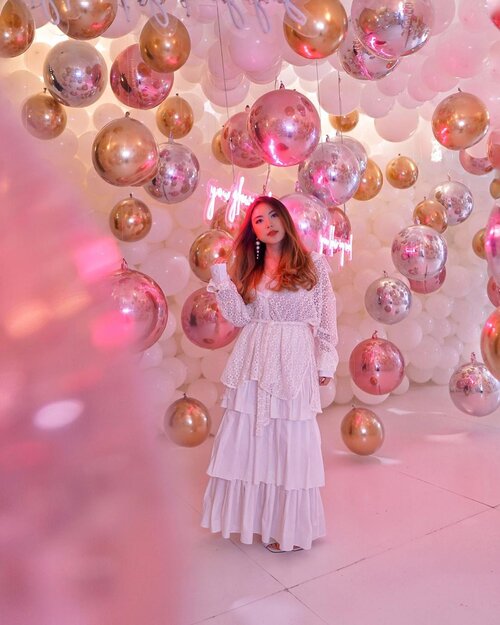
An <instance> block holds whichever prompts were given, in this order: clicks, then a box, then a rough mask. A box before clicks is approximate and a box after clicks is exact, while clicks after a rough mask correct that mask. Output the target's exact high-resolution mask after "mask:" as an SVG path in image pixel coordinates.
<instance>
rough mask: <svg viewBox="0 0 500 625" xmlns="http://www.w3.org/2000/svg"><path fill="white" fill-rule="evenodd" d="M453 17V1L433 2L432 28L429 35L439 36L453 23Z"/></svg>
mask: <svg viewBox="0 0 500 625" xmlns="http://www.w3.org/2000/svg"><path fill="white" fill-rule="evenodd" d="M454 17H455V0H439V2H434V24H433V26H432V31H431V35H432V37H434V36H435V35H439V34H440V33H442V32H443V31H444V30H446V29H447V28H448V26H449V25H450V24H451V22H452V21H453V18H454Z"/></svg>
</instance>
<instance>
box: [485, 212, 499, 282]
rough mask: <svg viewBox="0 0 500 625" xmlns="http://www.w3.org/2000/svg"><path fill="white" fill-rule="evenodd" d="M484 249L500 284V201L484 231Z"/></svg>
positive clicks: (494, 275)
mask: <svg viewBox="0 0 500 625" xmlns="http://www.w3.org/2000/svg"><path fill="white" fill-rule="evenodd" d="M484 251H485V252H486V260H487V261H488V268H489V270H490V272H491V275H492V276H493V277H494V278H495V280H496V282H497V283H498V284H500V203H499V202H497V203H496V204H495V206H494V207H493V210H492V211H491V213H490V216H489V218H488V223H487V224H486V229H485V232H484Z"/></svg>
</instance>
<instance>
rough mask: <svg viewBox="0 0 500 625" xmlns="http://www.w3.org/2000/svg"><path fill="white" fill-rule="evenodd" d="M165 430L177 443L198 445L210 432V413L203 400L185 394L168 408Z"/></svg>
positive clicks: (182, 445)
mask: <svg viewBox="0 0 500 625" xmlns="http://www.w3.org/2000/svg"><path fill="white" fill-rule="evenodd" d="M164 430H165V432H166V433H167V434H168V436H169V437H170V438H171V439H172V440H173V442H174V443H175V444H176V445H180V446H181V447H196V446H197V445H201V443H203V442H204V441H205V440H206V439H207V438H208V435H209V434H210V413H209V412H208V410H207V408H206V406H204V405H203V404H202V403H201V401H198V400H197V399H194V398H193V397H186V395H184V397H181V399H178V400H177V401H174V403H173V404H171V405H170V406H169V407H168V408H167V412H166V414H165V419H164Z"/></svg>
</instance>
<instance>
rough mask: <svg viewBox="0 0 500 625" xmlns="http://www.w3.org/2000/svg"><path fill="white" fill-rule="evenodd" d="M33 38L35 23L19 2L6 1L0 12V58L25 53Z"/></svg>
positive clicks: (26, 8) (19, 0)
mask: <svg viewBox="0 0 500 625" xmlns="http://www.w3.org/2000/svg"><path fill="white" fill-rule="evenodd" d="M34 38H35V22H34V20H33V17H32V15H31V13H30V10H29V9H28V7H27V6H26V5H25V4H24V2H22V1H21V0H7V2H6V3H5V4H4V5H3V7H2V10H1V12H0V58H7V59H9V58H13V57H15V56H19V55H20V54H23V53H24V52H26V50H27V49H28V48H29V47H30V45H31V44H32V43H33V39H34Z"/></svg>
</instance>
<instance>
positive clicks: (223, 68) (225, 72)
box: [207, 41, 243, 89]
mask: <svg viewBox="0 0 500 625" xmlns="http://www.w3.org/2000/svg"><path fill="white" fill-rule="evenodd" d="M207 67H208V71H209V72H210V74H211V76H212V77H213V78H218V79H220V80H222V81H226V86H227V89H233V88H234V87H232V86H230V83H231V82H232V81H234V80H235V79H237V78H238V79H240V80H241V78H242V74H243V72H242V70H241V68H240V67H237V66H236V65H235V64H234V63H233V61H232V60H231V57H229V56H228V55H227V54H224V55H223V54H222V53H221V47H220V43H219V41H216V42H215V43H214V44H212V46H211V47H210V50H209V51H208V57H207Z"/></svg>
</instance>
